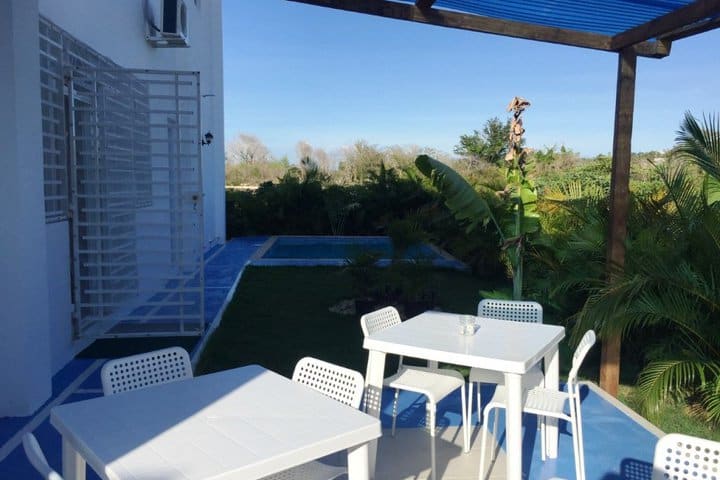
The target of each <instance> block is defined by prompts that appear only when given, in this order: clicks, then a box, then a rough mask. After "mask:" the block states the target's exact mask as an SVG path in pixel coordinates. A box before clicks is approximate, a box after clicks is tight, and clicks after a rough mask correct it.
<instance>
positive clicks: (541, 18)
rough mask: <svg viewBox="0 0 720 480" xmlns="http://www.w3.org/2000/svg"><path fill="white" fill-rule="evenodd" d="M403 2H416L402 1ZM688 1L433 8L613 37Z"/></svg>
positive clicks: (533, 0)
mask: <svg viewBox="0 0 720 480" xmlns="http://www.w3.org/2000/svg"><path fill="white" fill-rule="evenodd" d="M403 3H411V4H414V3H415V2H414V1H412V0H403ZM691 3H693V2H692V1H691V0H584V1H577V0H520V1H518V0H515V1H510V0H482V1H479V0H437V1H436V2H435V3H434V4H433V8H437V9H442V10H451V11H455V12H460V13H468V14H472V15H480V16H483V17H490V18H498V19H503V20H510V21H516V22H523V23H530V24H535V25H544V26H546V27H557V28H561V29H568V30H576V31H579V32H587V33H597V34H600V35H609V36H613V35H616V34H618V33H621V32H624V31H626V30H629V29H631V28H633V27H637V26H639V25H642V24H644V23H647V22H649V21H651V20H654V19H656V18H658V17H662V16H663V15H666V14H668V13H672V12H673V11H675V10H677V9H679V8H681V7H685V6H687V5H689V4H691Z"/></svg>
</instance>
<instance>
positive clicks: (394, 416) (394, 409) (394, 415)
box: [390, 388, 400, 437]
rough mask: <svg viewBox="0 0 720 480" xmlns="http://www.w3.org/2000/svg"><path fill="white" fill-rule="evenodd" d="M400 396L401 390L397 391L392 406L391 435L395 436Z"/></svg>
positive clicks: (397, 389)
mask: <svg viewBox="0 0 720 480" xmlns="http://www.w3.org/2000/svg"><path fill="white" fill-rule="evenodd" d="M399 396H400V389H399V388H396V389H395V399H394V400H393V406H392V430H391V433H390V435H391V436H393V437H394V436H395V423H396V421H397V410H398V397H399Z"/></svg>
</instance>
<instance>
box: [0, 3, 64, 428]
mask: <svg viewBox="0 0 720 480" xmlns="http://www.w3.org/2000/svg"><path fill="white" fill-rule="evenodd" d="M37 16H38V12H37V2H35V1H33V0H3V1H2V2H0V65H2V68H0V125H2V128H0V168H1V169H2V174H1V175H0V192H2V201H1V202H0V306H1V307H0V328H1V329H2V333H0V365H2V368H0V417H2V416H17V415H27V414H30V413H32V412H33V410H34V409H35V408H37V407H38V406H39V405H40V404H41V403H42V402H43V401H44V400H46V399H47V397H48V396H49V395H50V392H51V385H50V376H51V373H52V368H51V363H50V345H49V342H50V331H49V328H48V325H49V322H50V319H51V318H52V316H51V314H50V310H49V303H48V288H47V287H48V286H47V278H48V271H47V261H46V253H45V252H46V237H45V205H44V199H43V196H44V194H43V156H42V123H41V121H40V66H39V63H38V56H37V48H38V47H37V45H38V40H37V39H38V22H37V18H38V17H37ZM33 26H34V28H33Z"/></svg>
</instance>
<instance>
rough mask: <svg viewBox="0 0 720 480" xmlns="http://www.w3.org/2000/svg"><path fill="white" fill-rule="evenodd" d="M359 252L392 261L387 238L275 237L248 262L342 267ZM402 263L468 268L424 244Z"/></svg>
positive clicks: (410, 252) (409, 251)
mask: <svg viewBox="0 0 720 480" xmlns="http://www.w3.org/2000/svg"><path fill="white" fill-rule="evenodd" d="M361 253H373V254H377V255H378V256H379V257H380V259H379V260H378V264H379V265H380V266H386V265H388V264H389V263H390V261H391V259H392V253H393V251H392V242H391V241H390V238H389V237H348V236H276V237H270V238H269V239H268V240H267V242H265V244H264V245H263V246H262V247H260V249H259V250H258V251H257V253H256V254H255V255H253V257H252V258H251V259H250V262H249V263H250V265H260V266H279V265H289V266H320V265H328V266H342V265H345V264H346V263H347V260H348V259H352V258H354V257H356V256H357V255H359V254H361ZM405 260H423V261H427V262H430V263H431V264H432V265H434V266H438V267H446V268H454V269H458V270H465V269H467V266H466V265H465V264H463V263H462V262H460V261H459V260H457V259H456V258H454V257H453V256H451V255H450V254H449V253H447V252H445V251H443V250H441V249H439V248H437V247H436V246H434V245H431V244H428V243H425V244H422V245H417V246H414V247H411V248H409V249H408V251H407V252H406V255H405Z"/></svg>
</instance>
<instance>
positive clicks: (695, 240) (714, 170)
mask: <svg viewBox="0 0 720 480" xmlns="http://www.w3.org/2000/svg"><path fill="white" fill-rule="evenodd" d="M719 126H720V123H718V117H707V118H704V119H703V121H702V122H698V120H697V119H695V118H694V117H693V116H692V115H690V114H689V113H688V114H686V116H685V119H684V121H683V123H682V124H681V128H680V130H679V131H678V136H677V138H676V149H675V154H676V158H678V159H680V160H681V161H682V162H683V163H681V164H679V165H677V166H673V165H658V166H656V168H657V171H658V173H659V175H660V178H661V179H662V181H663V183H664V185H665V194H664V195H663V196H662V197H660V198H655V199H649V200H648V201H646V202H645V203H644V205H643V214H644V215H645V216H646V218H645V221H643V227H642V230H638V229H637V228H636V229H635V230H636V231H635V232H634V233H631V240H630V242H629V245H628V255H627V257H626V258H627V263H626V265H625V270H624V272H622V273H620V272H618V276H617V277H616V280H615V281H614V282H613V283H612V284H605V285H603V286H601V287H599V288H596V289H594V290H591V294H590V296H589V298H588V300H587V302H586V303H585V305H584V306H583V308H582V310H581V311H580V312H579V314H578V315H577V318H576V320H577V328H575V331H574V336H578V335H580V334H581V333H582V332H584V331H585V330H586V329H587V328H590V327H592V328H596V329H597V330H599V333H600V335H601V336H604V337H606V338H607V337H610V336H613V335H618V334H620V335H627V334H629V333H630V332H636V333H637V332H644V333H646V350H645V356H646V360H647V363H646V364H645V366H644V368H643V369H642V371H641V372H640V375H639V379H638V387H639V393H640V397H641V398H640V400H641V402H642V405H643V409H644V410H645V413H652V412H654V411H656V410H657V408H658V407H659V406H660V405H661V404H662V402H664V401H665V400H666V399H668V398H674V399H679V400H683V401H689V402H691V403H693V404H695V405H699V406H701V407H702V409H703V410H704V412H705V413H706V414H707V417H708V418H709V419H710V420H711V421H713V422H720V323H719V322H720V288H718V285H719V284H720V202H719V200H720V129H719V128H718V127H719ZM693 167H698V168H699V169H700V172H701V175H700V176H701V181H700V182H698V181H697V175H696V174H694V173H693ZM632 227H633V226H632V225H631V229H632Z"/></svg>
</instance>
